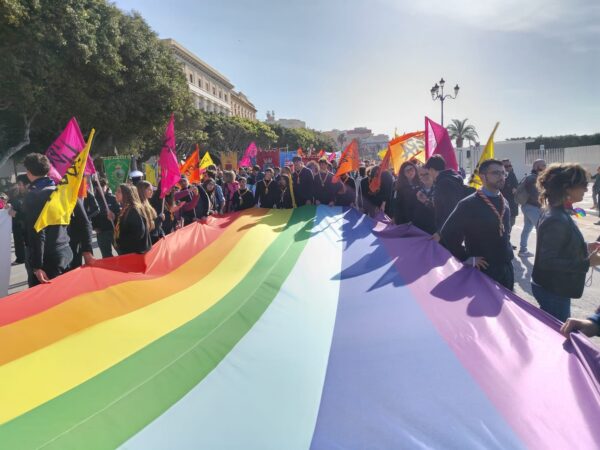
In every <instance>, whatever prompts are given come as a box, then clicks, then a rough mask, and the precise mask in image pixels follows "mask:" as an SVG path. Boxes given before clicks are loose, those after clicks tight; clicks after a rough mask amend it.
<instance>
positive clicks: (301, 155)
mask: <svg viewBox="0 0 600 450" xmlns="http://www.w3.org/2000/svg"><path fill="white" fill-rule="evenodd" d="M296 154H297V155H298V156H300V157H301V158H304V157H305V156H306V155H305V154H304V152H303V151H302V147H299V148H298V151H297V152H296Z"/></svg>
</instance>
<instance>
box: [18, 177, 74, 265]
mask: <svg viewBox="0 0 600 450" xmlns="http://www.w3.org/2000/svg"><path fill="white" fill-rule="evenodd" d="M55 190H56V185H55V184H54V182H53V181H52V180H50V178H48V177H43V178H38V179H37V180H35V181H34V182H33V183H31V185H30V186H29V192H28V193H27V195H26V196H25V200H24V202H23V210H24V211H25V228H26V234H27V240H26V243H27V247H28V248H29V261H30V264H31V268H32V269H33V270H36V269H41V268H42V267H44V260H45V259H46V257H47V256H56V255H59V254H61V253H62V252H63V251H64V250H66V249H67V248H69V234H68V233H67V225H49V226H47V227H46V228H44V229H43V230H41V231H40V232H39V233H38V232H36V231H35V229H34V228H33V227H34V225H35V223H36V222H37V219H38V217H39V215H40V213H41V212H42V209H43V208H44V205H45V204H46V202H47V201H48V198H49V197H50V194H52V192H54V191H55ZM68 251H69V252H70V248H69V250H68Z"/></svg>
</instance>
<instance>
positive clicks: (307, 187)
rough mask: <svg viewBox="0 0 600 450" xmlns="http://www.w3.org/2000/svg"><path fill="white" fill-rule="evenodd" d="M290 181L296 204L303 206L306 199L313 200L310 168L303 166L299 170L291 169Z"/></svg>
mask: <svg viewBox="0 0 600 450" xmlns="http://www.w3.org/2000/svg"><path fill="white" fill-rule="evenodd" d="M292 182H293V183H294V197H295V198H296V205H297V206H304V205H305V204H306V202H307V201H309V200H310V201H312V200H313V196H314V194H313V175H312V172H311V171H310V169H308V168H306V167H303V168H302V169H300V172H296V171H293V172H292Z"/></svg>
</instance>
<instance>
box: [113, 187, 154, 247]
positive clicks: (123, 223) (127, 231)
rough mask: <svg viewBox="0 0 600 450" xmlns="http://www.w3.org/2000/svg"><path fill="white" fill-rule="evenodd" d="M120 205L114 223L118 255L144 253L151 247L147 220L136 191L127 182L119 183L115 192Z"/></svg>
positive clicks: (148, 221)
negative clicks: (119, 210) (119, 211)
mask: <svg viewBox="0 0 600 450" xmlns="http://www.w3.org/2000/svg"><path fill="white" fill-rule="evenodd" d="M115 197H116V198H117V202H119V204H120V205H121V213H120V214H119V217H118V218H117V223H116V224H115V248H116V249H117V252H118V253H119V255H124V254H127V253H146V252H147V251H148V250H150V248H152V242H151V240H150V229H151V225H152V222H151V221H150V220H148V218H147V213H146V212H145V208H144V207H143V206H142V203H141V201H140V197H139V195H138V191H137V189H136V188H135V187H134V186H130V185H129V184H120V185H119V187H118V188H117V192H116V193H115Z"/></svg>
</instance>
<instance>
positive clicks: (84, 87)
mask: <svg viewBox="0 0 600 450" xmlns="http://www.w3.org/2000/svg"><path fill="white" fill-rule="evenodd" d="M0 60H1V61H2V64H0V114H1V119H2V120H3V123H6V124H8V125H7V129H6V130H5V133H4V134H3V135H2V136H0V165H2V164H4V163H5V162H6V161H7V160H8V158H10V157H11V156H13V155H14V154H16V153H17V152H18V151H19V150H21V149H24V148H27V147H28V144H29V143H30V142H31V144H33V145H32V146H31V147H33V148H34V149H36V150H43V149H45V148H47V147H48V145H49V144H50V143H51V142H52V140H53V138H54V137H55V136H56V135H57V134H58V133H59V132H60V131H61V129H62V127H64V125H65V124H66V123H67V121H68V120H69V118H70V117H71V116H75V117H77V119H78V121H79V123H80V125H81V128H82V130H83V131H84V132H87V131H88V130H89V129H91V128H92V127H94V128H96V139H95V144H94V147H93V153H94V156H96V155H98V154H107V153H111V152H113V151H114V149H115V148H120V149H121V151H123V150H125V151H127V153H134V154H143V153H145V152H148V151H149V150H150V147H154V145H155V144H154V143H155V141H156V139H157V136H158V140H160V136H162V133H163V132H164V127H165V124H166V121H167V120H168V117H169V116H170V114H171V113H172V112H174V113H175V115H176V117H181V118H182V119H184V120H183V123H185V122H186V121H187V122H192V123H193V122H194V121H195V119H194V118H193V117H192V118H191V120H187V119H188V116H189V115H190V114H191V111H192V110H193V107H192V101H191V94H190V93H189V90H188V87H187V83H186V80H185V77H184V74H183V71H182V70H181V68H180V66H179V65H178V63H177V62H176V61H175V59H174V58H173V56H172V55H171V53H170V50H169V49H168V48H167V47H166V45H164V44H163V43H162V42H161V41H160V40H159V39H158V37H157V36H156V34H155V33H154V32H153V31H152V30H151V29H150V27H149V26H148V25H147V24H146V23H145V21H144V20H143V18H142V17H141V16H140V15H139V14H136V13H134V14H131V15H129V14H123V13H122V12H121V11H120V10H119V9H118V8H116V7H115V6H113V5H112V4H110V3H108V2H107V1H105V0H63V1H60V2H40V1H39V0H4V1H3V2H1V3H0ZM180 130H181V131H184V130H182V129H180ZM159 149H160V144H159V145H158V148H156V147H154V148H153V149H152V151H154V152H158V151H159Z"/></svg>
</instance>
